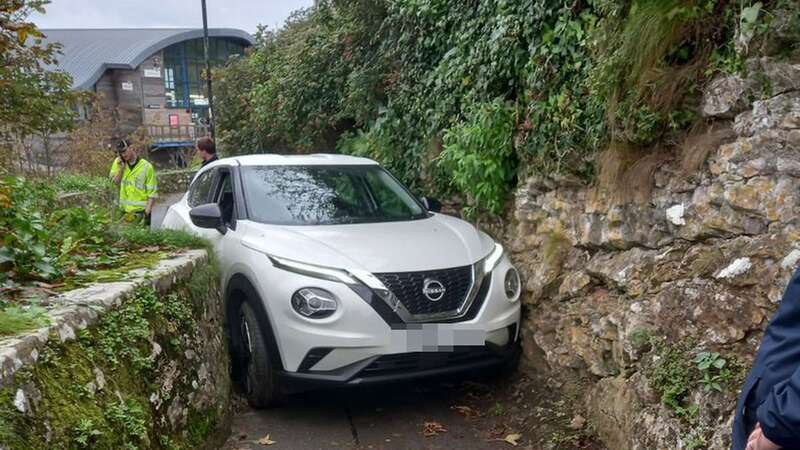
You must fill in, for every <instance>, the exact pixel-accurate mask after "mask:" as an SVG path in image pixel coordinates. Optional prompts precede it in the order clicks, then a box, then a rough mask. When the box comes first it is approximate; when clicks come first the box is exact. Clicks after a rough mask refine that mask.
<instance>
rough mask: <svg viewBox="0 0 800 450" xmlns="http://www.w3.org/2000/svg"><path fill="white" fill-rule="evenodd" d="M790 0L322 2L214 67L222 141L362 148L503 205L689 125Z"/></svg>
mask: <svg viewBox="0 0 800 450" xmlns="http://www.w3.org/2000/svg"><path fill="white" fill-rule="evenodd" d="M780 2H781V0H776V1H774V2H750V1H745V2H741V1H733V0H665V1H656V0H575V1H570V2H564V1H563V0H489V1H478V0H469V1H459V2H455V1H453V0H397V1H392V2H388V1H385V0H357V1H344V0H323V1H319V2H316V3H315V5H314V6H313V7H311V8H309V9H306V10H301V11H299V12H297V13H295V14H294V15H293V16H292V17H291V18H290V20H289V21H288V22H287V24H286V25H285V26H284V27H283V28H281V29H280V30H277V31H274V32H273V31H265V30H262V31H261V32H260V33H259V38H258V41H259V44H258V45H257V46H256V48H255V49H254V51H253V52H252V53H251V54H250V55H249V56H248V57H246V58H240V59H238V60H235V61H232V62H231V63H230V64H229V66H228V67H227V68H224V69H222V70H219V71H218V72H217V73H216V77H217V79H218V86H219V88H218V92H219V98H218V105H219V106H218V109H219V112H218V121H219V122H218V123H219V126H218V128H219V130H220V135H221V138H222V146H223V148H224V149H225V151H227V152H229V153H247V152H254V151H259V152H264V151H278V152H312V151H334V150H338V151H340V152H343V153H349V154H356V155H362V156H367V157H371V158H374V159H376V160H378V161H379V162H381V163H382V164H384V165H385V166H387V167H388V168H389V169H390V170H391V171H392V172H393V173H395V174H396V175H398V176H399V177H400V178H401V179H403V181H405V182H406V183H408V184H410V185H411V186H412V187H413V188H414V189H416V190H418V191H424V192H425V193H438V194H453V193H456V194H461V195H463V196H465V197H466V199H467V202H468V204H469V205H471V206H470V207H471V209H472V210H473V211H475V212H491V213H495V214H497V213H499V212H500V211H501V210H502V207H501V205H502V204H504V201H505V199H506V197H507V195H508V192H509V191H510V190H511V189H512V188H513V186H514V185H515V182H516V180H517V179H518V178H519V177H520V176H522V175H527V174H529V173H544V174H554V173H561V174H569V175H574V176H579V177H582V178H584V179H591V178H592V176H593V174H594V172H595V170H596V169H595V163H594V161H595V155H596V154H597V152H598V151H600V150H602V149H604V148H605V147H606V146H607V145H608V144H609V143H611V142H617V143H621V144H624V145H625V146H631V145H632V146H636V147H641V148H647V147H649V146H652V145H653V144H654V143H656V142H659V141H662V140H665V139H666V137H668V136H669V135H670V133H676V132H681V131H682V130H685V129H686V128H687V127H689V126H690V125H691V124H692V123H693V122H694V121H695V120H696V119H697V117H696V114H695V113H694V111H696V109H697V101H698V98H699V92H700V88H701V87H702V85H703V84H704V83H705V81H706V79H707V78H708V77H709V76H711V75H713V74H714V73H715V72H716V71H718V70H725V69H729V68H730V67H731V66H732V65H733V63H732V62H731V61H734V60H735V58H734V56H736V55H739V53H737V51H736V50H735V49H734V45H733V44H732V43H733V42H734V40H735V39H737V38H741V35H742V32H743V31H742V30H743V29H744V27H743V26H742V23H743V22H742V20H744V19H747V20H746V23H747V24H748V26H750V25H749V24H750V23H751V22H753V23H760V24H762V25H764V24H766V23H767V22H768V21H767V20H766V18H767V17H768V14H767V13H765V12H764V11H768V10H769V9H770V8H771V7H773V6H775V5H777V4H778V3H780ZM756 4H757V5H758V7H757V8H756V10H754V9H753V8H754V5H756ZM747 8H750V9H747ZM740 19H741V20H740ZM754 27H755V26H753V27H751V28H752V29H755V28H754ZM748 30H750V28H748ZM732 49H733V50H732ZM739 56H741V55H739ZM501 135H502V136H501ZM486 169H488V170H486ZM521 171H522V172H521ZM421 193H422V192H421Z"/></svg>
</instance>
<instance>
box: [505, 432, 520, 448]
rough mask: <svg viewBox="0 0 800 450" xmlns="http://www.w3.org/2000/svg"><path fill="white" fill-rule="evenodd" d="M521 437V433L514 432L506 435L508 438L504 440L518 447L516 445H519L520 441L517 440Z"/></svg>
mask: <svg viewBox="0 0 800 450" xmlns="http://www.w3.org/2000/svg"><path fill="white" fill-rule="evenodd" d="M521 437H522V435H521V434H519V433H513V434H509V435H508V436H506V438H505V439H503V441H505V442H508V443H509V444H511V445H513V446H514V447H516V446H518V445H519V442H517V441H518V440H520V438H521Z"/></svg>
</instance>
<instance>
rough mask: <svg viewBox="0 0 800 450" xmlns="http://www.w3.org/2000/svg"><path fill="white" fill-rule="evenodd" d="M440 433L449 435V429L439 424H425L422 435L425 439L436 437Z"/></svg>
mask: <svg viewBox="0 0 800 450" xmlns="http://www.w3.org/2000/svg"><path fill="white" fill-rule="evenodd" d="M439 433H447V428H445V427H444V426H443V425H442V424H440V423H439V422H425V424H424V425H423V427H422V434H423V435H424V436H425V437H430V436H436V435H437V434H439Z"/></svg>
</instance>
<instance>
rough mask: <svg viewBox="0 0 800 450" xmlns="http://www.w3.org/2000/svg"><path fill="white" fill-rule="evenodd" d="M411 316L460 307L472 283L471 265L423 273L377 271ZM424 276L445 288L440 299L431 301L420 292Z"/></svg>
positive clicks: (378, 275) (449, 310) (436, 312)
mask: <svg viewBox="0 0 800 450" xmlns="http://www.w3.org/2000/svg"><path fill="white" fill-rule="evenodd" d="M375 276H376V277H378V279H379V280H381V282H382V283H383V284H384V286H386V287H387V288H388V289H389V290H390V291H391V292H392V293H393V294H394V295H395V297H397V298H398V299H399V300H400V302H401V303H402V304H403V306H405V308H406V309H407V310H408V312H409V313H411V314H412V315H415V316H416V315H421V314H439V313H447V312H452V311H455V310H457V309H458V308H460V307H461V306H462V305H463V304H464V301H465V300H466V297H467V294H468V293H469V289H470V287H471V285H472V266H464V267H455V268H452V269H441V270H427V271H423V272H398V273H376V274H375ZM426 279H433V280H437V281H439V282H440V283H442V285H443V286H444V288H445V293H444V296H442V299H441V300H439V301H435V302H434V301H431V300H430V299H428V298H427V297H426V296H425V295H424V294H423V293H422V287H423V285H424V284H425V280H426Z"/></svg>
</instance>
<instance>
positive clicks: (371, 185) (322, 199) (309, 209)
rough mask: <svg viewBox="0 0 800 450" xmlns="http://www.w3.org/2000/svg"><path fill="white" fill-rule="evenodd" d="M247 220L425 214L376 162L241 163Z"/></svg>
mask: <svg viewBox="0 0 800 450" xmlns="http://www.w3.org/2000/svg"><path fill="white" fill-rule="evenodd" d="M242 170H243V177H242V178H243V179H244V185H245V197H246V199H247V210H248V212H249V215H250V218H251V219H252V220H255V221H257V222H262V223H269V224H277V225H328V224H344V223H367V222H390V221H402V220H416V219H422V218H425V217H427V212H426V211H425V210H424V209H423V207H422V206H421V205H420V204H419V202H418V201H417V200H415V199H414V197H412V196H411V194H409V192H408V191H407V190H406V189H405V188H404V187H403V186H402V185H401V184H400V183H399V182H398V181H397V180H395V179H394V177H392V176H391V175H389V173H387V172H386V171H385V170H383V169H382V168H381V167H379V166H377V165H374V166H373V165H363V166H249V167H247V166H246V167H243V168H242Z"/></svg>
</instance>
